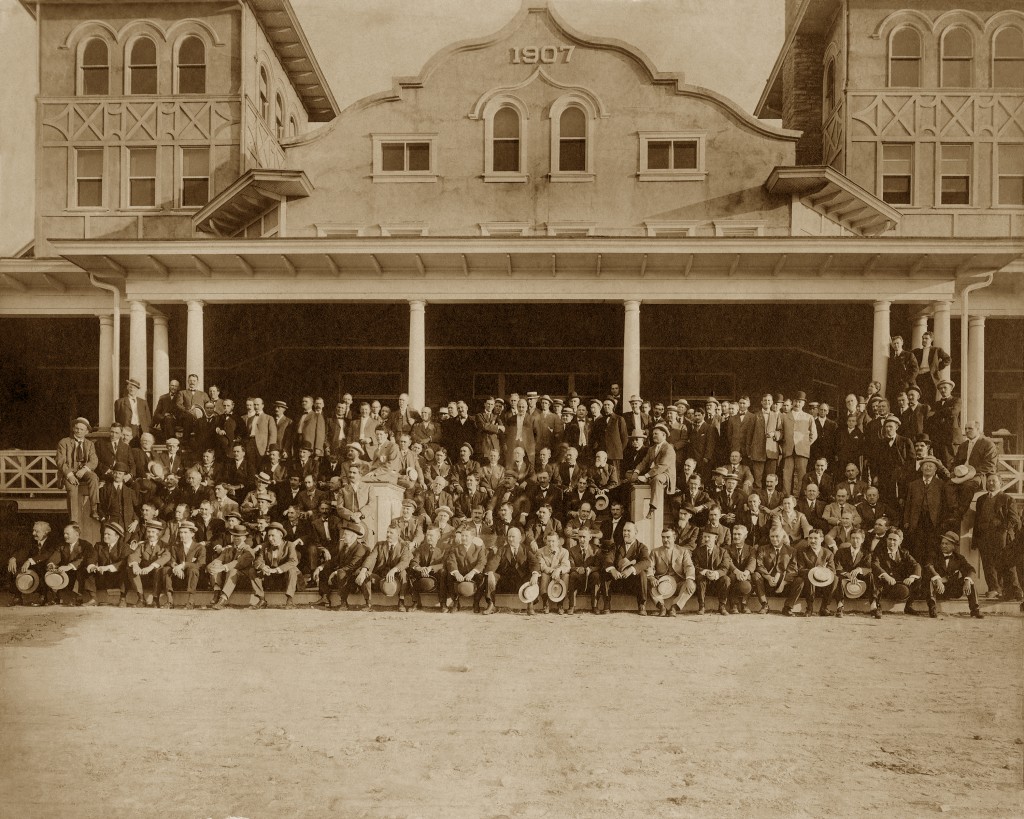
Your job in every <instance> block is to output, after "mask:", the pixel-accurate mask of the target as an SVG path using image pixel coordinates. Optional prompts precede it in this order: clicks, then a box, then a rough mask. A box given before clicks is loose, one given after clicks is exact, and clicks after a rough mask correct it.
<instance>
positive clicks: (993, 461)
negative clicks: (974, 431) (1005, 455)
mask: <svg viewBox="0 0 1024 819" xmlns="http://www.w3.org/2000/svg"><path fill="white" fill-rule="evenodd" d="M970 443H971V442H970V441H966V440H965V441H964V442H963V443H962V444H960V446H958V447H957V449H956V460H955V463H954V465H959V464H968V465H969V466H973V467H974V468H975V469H976V470H978V474H979V475H988V474H990V473H992V472H995V471H996V470H997V469H998V467H999V451H998V450H997V449H996V445H995V444H994V443H992V440H991V439H990V438H985V437H980V438H978V439H977V440H976V441H975V442H974V448H973V449H972V450H971V457H970V459H968V457H967V448H968V447H969V446H970Z"/></svg>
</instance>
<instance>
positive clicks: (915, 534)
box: [903, 456, 946, 565]
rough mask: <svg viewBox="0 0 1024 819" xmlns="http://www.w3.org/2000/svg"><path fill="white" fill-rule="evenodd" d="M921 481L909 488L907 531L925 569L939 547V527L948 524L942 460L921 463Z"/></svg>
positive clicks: (935, 459)
mask: <svg viewBox="0 0 1024 819" xmlns="http://www.w3.org/2000/svg"><path fill="white" fill-rule="evenodd" d="M918 464H919V469H920V475H921V476H920V477H919V478H917V479H916V480H913V481H911V482H910V485H909V486H908V487H907V500H906V505H905V506H904V508H903V531H904V532H905V533H906V538H907V545H908V547H909V548H910V552H911V554H913V555H914V559H915V560H916V561H917V562H918V563H920V564H921V565H924V563H925V561H927V559H928V557H929V555H931V553H932V552H933V551H935V548H936V547H937V546H938V537H939V532H940V531H941V530H940V529H939V525H940V524H941V523H942V521H943V520H945V517H946V511H945V509H943V507H942V501H943V496H944V493H943V491H942V489H943V487H942V481H940V480H939V477H938V475H937V474H936V473H937V472H938V468H939V467H940V466H942V464H941V463H940V462H939V459H938V458H933V457H931V456H927V457H924V458H922V459H920V460H919V461H918Z"/></svg>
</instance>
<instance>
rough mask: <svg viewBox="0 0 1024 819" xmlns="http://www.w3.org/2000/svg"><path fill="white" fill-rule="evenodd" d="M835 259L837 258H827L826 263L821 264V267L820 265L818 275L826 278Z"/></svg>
mask: <svg viewBox="0 0 1024 819" xmlns="http://www.w3.org/2000/svg"><path fill="white" fill-rule="evenodd" d="M834 258H835V256H827V257H826V258H825V261H823V262H822V263H821V265H819V267H818V275H819V276H824V275H825V274H826V273H828V271H829V268H831V267H832V260H833V259H834Z"/></svg>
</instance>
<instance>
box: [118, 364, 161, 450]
mask: <svg viewBox="0 0 1024 819" xmlns="http://www.w3.org/2000/svg"><path fill="white" fill-rule="evenodd" d="M141 388H142V385H141V384H139V382H138V380H137V379H135V378H129V379H128V381H127V382H126V391H127V393H128V394H127V395H125V396H122V397H121V398H118V399H117V400H116V401H115V402H114V420H115V421H117V422H118V423H119V424H121V426H126V427H131V429H132V437H133V438H135V440H138V439H139V436H140V435H142V433H143V432H149V430H150V427H152V426H153V415H152V413H150V411H149V404H148V403H147V402H146V399H145V398H143V397H142V396H141V395H139V390H140V389H141Z"/></svg>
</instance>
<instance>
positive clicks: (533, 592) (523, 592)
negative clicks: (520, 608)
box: [519, 580, 540, 603]
mask: <svg viewBox="0 0 1024 819" xmlns="http://www.w3.org/2000/svg"><path fill="white" fill-rule="evenodd" d="M538 597H540V586H538V585H537V584H536V583H533V582H531V581H529V580H527V581H526V582H525V583H523V585H522V586H520V587H519V599H520V600H522V601H523V602H524V603H532V602H533V601H534V600H536V599H537V598H538Z"/></svg>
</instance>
